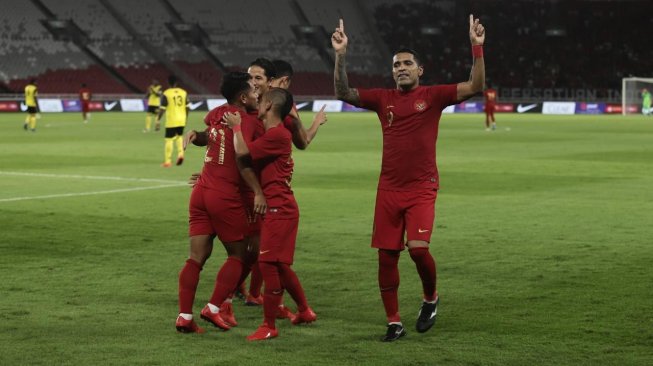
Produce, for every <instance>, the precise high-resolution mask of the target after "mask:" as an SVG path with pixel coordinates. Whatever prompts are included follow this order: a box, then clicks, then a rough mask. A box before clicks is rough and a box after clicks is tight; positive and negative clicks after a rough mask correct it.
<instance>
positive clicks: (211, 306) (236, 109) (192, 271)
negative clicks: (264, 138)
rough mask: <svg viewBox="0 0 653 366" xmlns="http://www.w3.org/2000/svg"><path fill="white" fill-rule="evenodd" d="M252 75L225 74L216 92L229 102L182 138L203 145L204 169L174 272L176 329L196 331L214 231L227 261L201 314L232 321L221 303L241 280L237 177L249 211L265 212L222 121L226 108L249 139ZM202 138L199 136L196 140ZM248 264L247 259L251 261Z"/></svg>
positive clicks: (224, 323)
mask: <svg viewBox="0 0 653 366" xmlns="http://www.w3.org/2000/svg"><path fill="white" fill-rule="evenodd" d="M250 79H251V77H250V76H249V75H248V74H246V73H242V72H232V73H228V74H226V75H225V76H224V79H223V82H222V86H221V87H220V91H221V93H222V95H224V97H225V98H227V101H228V104H226V105H223V106H220V107H218V108H215V109H213V110H211V111H210V112H209V113H208V114H207V115H206V117H205V119H204V122H205V123H206V125H207V128H206V130H205V133H203V134H197V132H196V131H190V132H189V133H188V134H187V135H186V138H185V140H184V142H185V143H186V144H187V143H188V142H193V143H195V144H197V145H200V146H207V148H206V156H205V158H204V168H203V170H202V174H201V175H200V176H199V179H198V181H197V183H196V184H195V185H194V186H193V192H192V194H191V199H190V209H189V210H190V230H189V235H190V258H189V259H188V260H187V261H186V264H185V265H184V268H183V269H182V270H181V272H180V273H179V313H180V314H179V316H178V317H177V322H176V327H177V330H178V331H180V332H185V333H201V332H203V330H202V328H199V327H198V326H197V325H196V324H195V322H194V321H193V315H192V312H193V310H192V309H193V301H194V298H195V291H196V289H197V283H198V282H199V273H200V271H201V270H202V267H203V266H204V263H205V262H206V260H207V259H208V258H209V256H210V255H211V251H212V249H213V239H214V237H215V236H216V235H217V237H218V239H220V241H221V242H222V244H223V245H224V247H225V249H226V251H227V255H228V257H227V260H226V261H225V262H224V264H223V265H222V267H221V268H220V271H219V272H218V275H217V279H216V283H215V287H214V290H213V295H212V296H211V300H210V301H209V303H208V304H207V305H206V306H205V307H204V308H203V309H202V311H201V316H202V319H204V320H206V321H208V322H210V323H212V324H213V325H215V326H216V327H218V328H221V329H223V330H229V329H230V328H231V327H232V326H236V325H237V323H236V320H235V318H234V317H233V309H232V308H231V306H230V304H229V306H227V308H226V309H225V308H221V304H223V302H224V301H225V300H226V299H227V297H228V296H229V295H230V294H231V293H232V292H233V291H234V290H235V289H236V287H237V285H238V284H239V283H240V281H241V280H242V276H243V272H244V269H245V267H246V266H248V264H247V263H246V261H247V259H248V258H247V257H248V256H247V240H246V238H245V235H244V234H245V232H246V230H247V226H248V223H247V215H246V214H245V209H244V207H243V201H242V198H241V194H240V190H241V175H242V179H243V180H245V182H246V183H247V184H248V185H249V187H250V188H251V189H252V190H253V192H254V199H253V201H254V203H253V206H254V209H253V210H254V212H255V213H257V214H262V213H263V212H264V211H265V206H266V202H265V198H264V196H263V191H262V190H261V186H260V185H259V183H258V180H257V178H256V174H255V173H254V171H253V170H252V169H251V168H242V169H239V167H238V166H237V162H236V154H235V150H234V145H233V132H232V130H231V129H229V128H228V127H227V126H226V125H225V124H224V123H223V122H222V116H223V115H224V114H225V113H229V112H232V113H236V114H242V115H243V121H244V122H243V127H242V128H243V130H244V131H245V135H247V136H248V139H251V138H252V137H251V135H252V134H253V133H254V130H255V128H256V123H257V121H256V120H255V119H254V118H252V117H250V116H249V115H248V114H247V111H248V110H256V105H257V100H258V95H257V94H256V92H255V89H254V87H253V86H252V85H251V83H250ZM199 140H202V141H199ZM250 265H251V264H250Z"/></svg>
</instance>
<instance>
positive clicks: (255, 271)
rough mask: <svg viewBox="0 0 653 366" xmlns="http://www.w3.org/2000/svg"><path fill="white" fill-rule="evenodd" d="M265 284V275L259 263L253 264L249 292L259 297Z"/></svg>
mask: <svg viewBox="0 0 653 366" xmlns="http://www.w3.org/2000/svg"><path fill="white" fill-rule="evenodd" d="M262 285H263V276H262V275H261V269H260V268H259V266H258V263H254V265H252V276H251V277H250V278H249V294H250V295H252V297H259V296H260V295H261V286H262Z"/></svg>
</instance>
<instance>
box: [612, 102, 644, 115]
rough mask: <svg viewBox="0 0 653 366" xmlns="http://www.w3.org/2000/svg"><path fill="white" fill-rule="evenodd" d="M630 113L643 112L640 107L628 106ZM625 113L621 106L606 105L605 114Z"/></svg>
mask: <svg viewBox="0 0 653 366" xmlns="http://www.w3.org/2000/svg"><path fill="white" fill-rule="evenodd" d="M626 108H628V109H627V111H628V113H640V112H641V110H640V109H639V106H636V105H628V106H626ZM622 112H623V107H622V106H621V104H606V105H605V113H619V114H621V113H622Z"/></svg>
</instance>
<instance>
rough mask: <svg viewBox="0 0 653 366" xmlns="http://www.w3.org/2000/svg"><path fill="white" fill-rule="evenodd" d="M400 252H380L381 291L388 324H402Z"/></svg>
mask: <svg viewBox="0 0 653 366" xmlns="http://www.w3.org/2000/svg"><path fill="white" fill-rule="evenodd" d="M398 263H399V252H398V251H389V250H379V289H380V290H381V299H382V300H383V307H384V308H385V315H386V316H387V317H388V323H392V322H400V321H401V317H400V316H399V299H398V296H397V290H398V289H399V266H398Z"/></svg>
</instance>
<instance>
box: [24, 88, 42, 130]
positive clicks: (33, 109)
mask: <svg viewBox="0 0 653 366" xmlns="http://www.w3.org/2000/svg"><path fill="white" fill-rule="evenodd" d="M38 94H39V91H38V87H37V86H36V79H32V80H30V82H29V84H27V86H25V105H26V106H27V118H25V124H24V125H23V128H24V129H25V131H27V129H28V128H29V129H30V130H31V131H32V132H36V113H37V112H38V104H37V96H38Z"/></svg>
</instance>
